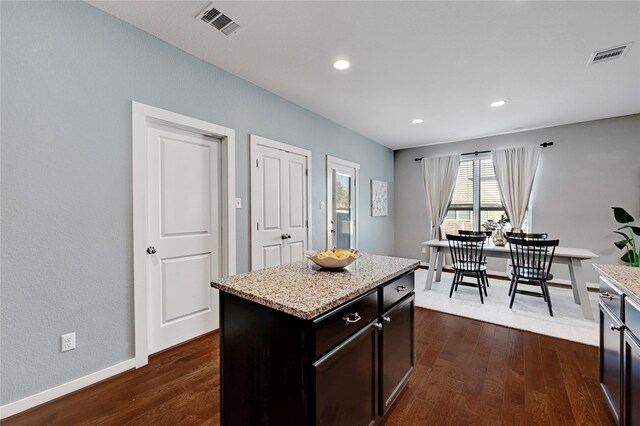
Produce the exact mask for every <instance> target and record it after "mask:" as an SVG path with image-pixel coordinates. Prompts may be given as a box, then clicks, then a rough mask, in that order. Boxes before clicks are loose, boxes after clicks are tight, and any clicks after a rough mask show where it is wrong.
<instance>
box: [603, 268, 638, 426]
mask: <svg viewBox="0 0 640 426" xmlns="http://www.w3.org/2000/svg"><path fill="white" fill-rule="evenodd" d="M600 297H601V301H600V304H599V307H600V386H601V387H602V390H603V392H604V395H605V397H606V398H607V402H608V403H609V408H611V413H612V414H613V417H614V418H615V420H616V423H617V424H619V425H625V426H638V425H640V340H638V336H640V306H638V304H636V303H635V302H634V301H632V300H631V299H630V297H629V296H627V295H626V294H624V293H620V292H619V291H618V290H616V288H615V287H613V286H611V285H610V284H609V283H608V282H607V281H606V280H605V279H604V278H600Z"/></svg>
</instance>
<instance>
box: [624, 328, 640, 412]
mask: <svg viewBox="0 0 640 426" xmlns="http://www.w3.org/2000/svg"><path fill="white" fill-rule="evenodd" d="M624 365H625V370H624V392H625V404H624V407H625V410H624V420H625V421H624V423H625V424H627V425H640V342H638V339H636V338H635V337H634V336H633V335H632V334H631V333H629V332H625V333H624Z"/></svg>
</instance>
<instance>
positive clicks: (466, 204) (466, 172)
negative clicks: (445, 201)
mask: <svg viewBox="0 0 640 426" xmlns="http://www.w3.org/2000/svg"><path fill="white" fill-rule="evenodd" d="M449 210H473V160H470V161H461V162H460V169H459V171H458V179H457V180H456V187H455V189H454V190H453V198H452V200H451V204H450V205H449Z"/></svg>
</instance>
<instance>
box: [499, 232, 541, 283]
mask: <svg viewBox="0 0 640 426" xmlns="http://www.w3.org/2000/svg"><path fill="white" fill-rule="evenodd" d="M505 236H507V237H513V238H524V239H527V240H546V239H547V238H548V237H549V234H548V233H546V232H521V231H516V232H513V231H509V232H505ZM509 275H511V285H510V286H509V296H511V291H512V290H513V282H514V279H513V265H512V264H510V265H508V266H507V276H509Z"/></svg>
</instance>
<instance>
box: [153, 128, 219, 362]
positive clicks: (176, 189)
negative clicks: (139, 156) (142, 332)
mask: <svg viewBox="0 0 640 426" xmlns="http://www.w3.org/2000/svg"><path fill="white" fill-rule="evenodd" d="M220 145H221V141H220V140H218V139H215V138H212V137H209V136H204V135H201V134H197V133H193V132H188V131H184V130H180V129H177V128H172V127H169V126H165V125H161V124H149V127H148V130H147V150H148V151H147V152H148V157H147V158H148V164H147V170H148V189H149V191H148V194H149V195H148V197H149V199H148V221H147V223H148V230H147V235H148V238H149V246H150V247H149V248H148V249H147V252H148V253H149V256H148V263H147V268H148V269H147V276H148V286H147V289H148V345H149V353H150V354H151V353H154V352H157V351H160V350H162V349H165V348H167V347H170V346H173V345H176V344H178V343H181V342H184V341H185V340H188V339H191V338H194V337H196V336H199V335H201V334H204V333H207V332H209V331H211V330H213V329H215V328H216V327H217V326H218V324H217V322H218V312H217V305H218V304H217V298H218V292H217V290H214V289H212V288H211V285H210V283H211V280H212V278H214V277H217V276H218V275H219V274H220V267H221V265H220V263H221V250H220V171H221V167H220Z"/></svg>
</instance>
